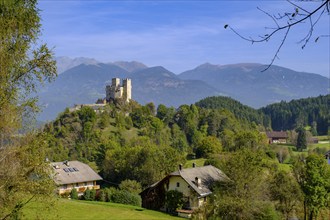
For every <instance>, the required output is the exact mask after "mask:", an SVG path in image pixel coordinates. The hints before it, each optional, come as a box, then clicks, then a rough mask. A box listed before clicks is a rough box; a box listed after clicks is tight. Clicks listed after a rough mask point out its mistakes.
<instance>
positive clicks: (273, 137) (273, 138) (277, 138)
mask: <svg viewBox="0 0 330 220" xmlns="http://www.w3.org/2000/svg"><path fill="white" fill-rule="evenodd" d="M266 135H267V137H268V141H269V143H270V144H272V143H280V144H285V143H286V142H287V139H288V134H287V133H286V132H285V131H267V132H266Z"/></svg>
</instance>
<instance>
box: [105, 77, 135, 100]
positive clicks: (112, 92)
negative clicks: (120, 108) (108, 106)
mask: <svg viewBox="0 0 330 220" xmlns="http://www.w3.org/2000/svg"><path fill="white" fill-rule="evenodd" d="M105 93H106V97H105V99H106V101H107V102H109V101H110V100H114V99H123V100H125V101H126V102H129V101H130V100H131V99H132V81H131V79H123V85H120V79H119V78H113V79H112V83H111V85H107V86H106V88H105Z"/></svg>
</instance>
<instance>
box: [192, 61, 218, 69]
mask: <svg viewBox="0 0 330 220" xmlns="http://www.w3.org/2000/svg"><path fill="white" fill-rule="evenodd" d="M219 67H221V65H215V64H211V63H208V62H206V63H203V64H202V65H199V66H197V67H196V68H195V69H196V70H197V69H218V68H219Z"/></svg>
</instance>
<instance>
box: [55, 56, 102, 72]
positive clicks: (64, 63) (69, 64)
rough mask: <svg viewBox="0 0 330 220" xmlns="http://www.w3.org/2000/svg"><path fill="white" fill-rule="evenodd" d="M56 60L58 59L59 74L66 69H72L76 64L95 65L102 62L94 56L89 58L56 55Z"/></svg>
mask: <svg viewBox="0 0 330 220" xmlns="http://www.w3.org/2000/svg"><path fill="white" fill-rule="evenodd" d="M55 60H56V66H57V72H58V74H60V73H63V72H65V71H66V70H68V69H71V68H73V67H75V66H79V65H80V64H86V65H95V64H98V63H100V62H99V61H97V60H95V59H93V58H87V57H76V58H70V57H66V56H61V57H56V58H55Z"/></svg>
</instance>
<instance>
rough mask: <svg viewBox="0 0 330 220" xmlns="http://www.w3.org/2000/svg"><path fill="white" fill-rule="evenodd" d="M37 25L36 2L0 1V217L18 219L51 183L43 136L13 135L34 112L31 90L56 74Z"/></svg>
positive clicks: (35, 99) (35, 108)
mask: <svg viewBox="0 0 330 220" xmlns="http://www.w3.org/2000/svg"><path fill="white" fill-rule="evenodd" d="M40 27H41V24H40V15H39V9H38V8H37V1H36V0H17V1H0V155H1V156H0V207H1V208H0V219H8V218H17V217H18V216H19V213H20V210H21V209H22V207H24V205H25V204H27V203H28V202H30V201H31V200H32V199H34V198H37V197H40V196H39V195H42V194H43V195H47V194H49V187H50V186H51V184H50V183H49V180H50V179H49V175H47V172H48V171H49V169H47V168H49V167H48V165H45V164H46V163H45V157H44V156H45V154H44V151H43V149H42V148H41V147H42V146H43V141H42V138H43V137H42V136H40V137H35V136H34V135H26V136H25V137H22V136H19V135H18V133H17V132H18V128H20V127H21V126H22V121H23V117H25V118H24V120H27V117H28V116H31V114H32V115H33V113H35V112H36V110H38V106H37V98H31V97H32V96H31V92H34V91H36V89H37V87H38V86H39V85H40V83H43V82H44V81H49V80H52V79H53V78H54V76H55V75H56V67H55V61H54V60H53V58H52V52H51V51H50V50H49V49H48V48H47V46H46V45H41V46H39V47H38V37H39V35H40V33H41V32H40V30H41V29H40ZM50 192H52V190H50ZM41 197H42V196H41Z"/></svg>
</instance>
